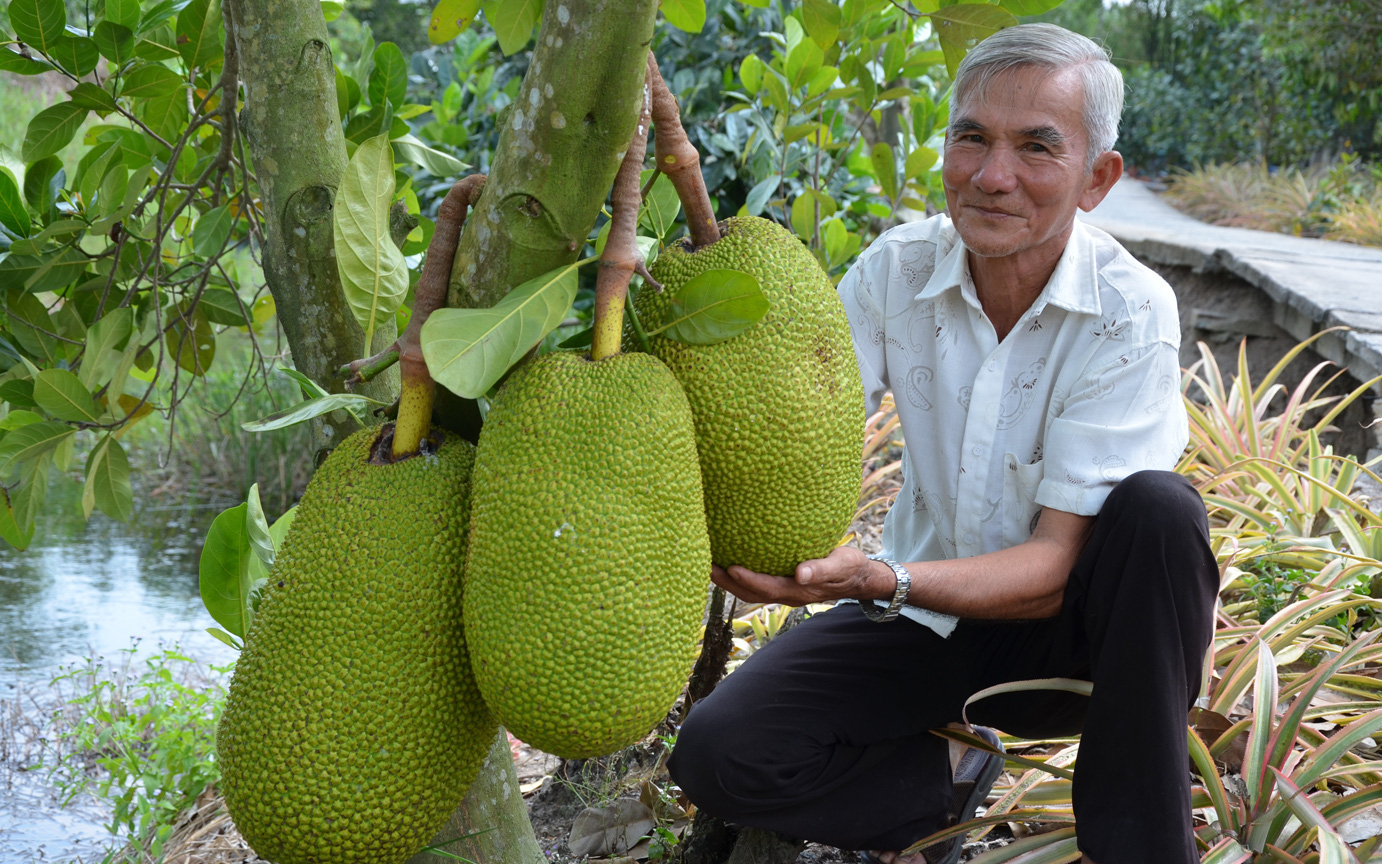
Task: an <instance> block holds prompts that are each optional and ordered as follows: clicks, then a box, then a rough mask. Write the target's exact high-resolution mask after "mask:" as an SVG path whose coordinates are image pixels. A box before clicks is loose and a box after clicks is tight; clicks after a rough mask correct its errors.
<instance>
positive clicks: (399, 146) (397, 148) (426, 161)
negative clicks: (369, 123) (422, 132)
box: [393, 135, 470, 178]
mask: <svg viewBox="0 0 1382 864" xmlns="http://www.w3.org/2000/svg"><path fill="white" fill-rule="evenodd" d="M393 153H394V158H396V159H397V160H398V161H400V162H411V163H413V164H414V165H419V166H421V167H423V168H426V169H427V170H428V171H430V172H431V173H432V175H433V176H435V177H442V178H446V177H455V176H456V175H458V174H460V173H461V172H463V171H465V170H466V169H467V168H469V167H470V166H469V165H467V164H466V163H464V162H462V161H461V160H459V159H457V158H456V157H455V156H451V155H449V154H447V153H443V152H441V151H440V150H433V149H432V148H431V147H428V146H427V145H426V144H424V143H422V142H421V141H419V140H418V139H417V138H416V137H414V136H413V135H404V136H403V137H402V138H397V139H395V140H394V141H393Z"/></svg>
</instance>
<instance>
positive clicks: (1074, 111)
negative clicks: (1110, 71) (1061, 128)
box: [951, 64, 1084, 131]
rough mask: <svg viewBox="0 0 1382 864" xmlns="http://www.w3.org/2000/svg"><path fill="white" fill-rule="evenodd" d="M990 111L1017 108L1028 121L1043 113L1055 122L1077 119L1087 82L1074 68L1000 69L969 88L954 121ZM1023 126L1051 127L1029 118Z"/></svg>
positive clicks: (960, 99)
mask: <svg viewBox="0 0 1382 864" xmlns="http://www.w3.org/2000/svg"><path fill="white" fill-rule="evenodd" d="M988 108H1001V109H1004V111H1005V113H1007V112H1010V111H1013V110H1014V109H1017V111H1018V112H1019V113H1022V114H1025V115H1028V118H1030V116H1031V115H1032V114H1042V115H1051V119H1052V120H1055V119H1057V118H1058V117H1059V116H1060V115H1073V116H1074V118H1075V119H1078V118H1079V117H1080V116H1081V115H1082V114H1083V110H1084V82H1083V81H1082V80H1081V78H1080V76H1079V74H1078V73H1077V72H1076V71H1075V70H1074V69H1051V68H1048V67H1045V66H1038V65H1035V64H1032V65H1025V66H1016V67H1012V68H1009V69H1002V70H998V71H995V72H993V73H991V74H986V75H981V76H980V77H979V78H978V79H977V80H976V81H975V82H974V83H973V84H972V85H971V86H969V87H967V88H966V89H965V92H964V93H963V94H961V95H960V98H959V99H958V100H957V102H956V105H955V110H954V111H953V112H952V114H951V116H952V117H953V118H954V119H955V120H959V119H966V120H973V119H974V118H973V116H972V115H974V114H977V113H982V112H983V111H984V110H985V109H988ZM1024 119H1026V118H1024ZM952 125H953V123H952ZM1021 125H1024V126H1044V125H1050V124H1048V123H1035V124H1034V123H1031V122H1030V120H1029V119H1028V122H1024V123H1022V124H1021ZM1056 125H1061V124H1056ZM1071 131H1074V130H1071Z"/></svg>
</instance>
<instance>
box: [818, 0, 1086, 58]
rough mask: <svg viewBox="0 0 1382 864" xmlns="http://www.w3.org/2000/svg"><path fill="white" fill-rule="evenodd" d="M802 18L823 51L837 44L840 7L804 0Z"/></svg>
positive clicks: (822, 1)
mask: <svg viewBox="0 0 1382 864" xmlns="http://www.w3.org/2000/svg"><path fill="white" fill-rule="evenodd" d="M1057 2H1060V0H1057ZM801 17H802V21H803V22H804V23H805V25H806V34H807V35H808V36H810V37H811V39H812V41H814V42H815V43H816V44H817V45H819V46H820V48H821V50H822V51H824V50H825V49H827V48H829V47H830V46H831V45H833V44H835V39H836V38H837V37H838V36H839V35H840V7H839V6H836V5H835V4H834V3H832V2H831V0H803V2H802V4H801Z"/></svg>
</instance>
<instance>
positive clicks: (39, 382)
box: [34, 369, 101, 423]
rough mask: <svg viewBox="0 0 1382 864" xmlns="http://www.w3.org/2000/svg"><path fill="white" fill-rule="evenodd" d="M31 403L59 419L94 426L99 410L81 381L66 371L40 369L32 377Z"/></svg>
mask: <svg viewBox="0 0 1382 864" xmlns="http://www.w3.org/2000/svg"><path fill="white" fill-rule="evenodd" d="M34 401H35V402H37V403H38V407H40V408H42V409H43V410H44V411H47V412H48V413H49V414H51V415H53V416H54V417H56V418H57V419H59V420H66V421H68V422H70V423H95V422H97V421H98V420H99V419H100V416H101V409H100V408H97V407H96V400H94V399H92V398H91V393H90V391H88V390H87V389H86V388H85V387H84V386H82V382H81V380H80V379H78V378H77V376H76V375H73V374H72V373H71V372H68V371H67V370H66V369H44V370H43V371H42V372H40V373H38V375H37V376H35V377H34Z"/></svg>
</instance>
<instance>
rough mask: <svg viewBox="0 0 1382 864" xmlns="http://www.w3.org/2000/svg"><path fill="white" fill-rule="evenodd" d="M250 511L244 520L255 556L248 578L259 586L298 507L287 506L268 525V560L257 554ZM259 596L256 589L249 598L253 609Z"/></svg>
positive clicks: (256, 606)
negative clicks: (269, 545) (271, 553)
mask: <svg viewBox="0 0 1382 864" xmlns="http://www.w3.org/2000/svg"><path fill="white" fill-rule="evenodd" d="M255 500H256V501H257V500H258V496H257V495H256V496H255ZM246 503H249V502H246ZM252 512H253V510H252V509H251V515H249V516H247V517H246V522H247V523H249V524H248V525H247V527H248V528H249V530H250V534H251V541H250V548H251V549H252V550H253V551H254V552H255V553H256V554H255V556H254V557H253V558H252V559H250V579H251V582H252V584H254V585H255V586H259V585H261V584H263V583H264V582H266V581H268V578H269V568H271V567H272V566H273V562H274V560H275V559H276V558H277V557H278V550H279V549H282V548H283V539H284V538H285V537H287V536H288V529H289V528H291V527H292V525H293V520H294V519H296V518H297V514H298V508H297V507H295V506H294V507H290V508H288V512H287V513H284V514H283V515H282V516H280V517H278V520H277V521H276V522H274V524H273V525H272V526H269V527H268V532H269V540H270V541H272V543H273V556H272V557H271V558H270V559H269V560H268V562H265V561H264V560H263V559H262V558H261V557H260V556H259V555H258V554H257V553H258V551H259V550H258V548H257V547H256V546H255V544H254V540H253V534H254V532H255V530H256V529H255V528H254V527H253V516H252ZM259 596H260V595H259V592H258V591H256V592H255V593H254V594H253V596H252V598H251V603H250V605H251V606H252V607H253V608H254V609H255V610H258V608H259Z"/></svg>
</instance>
